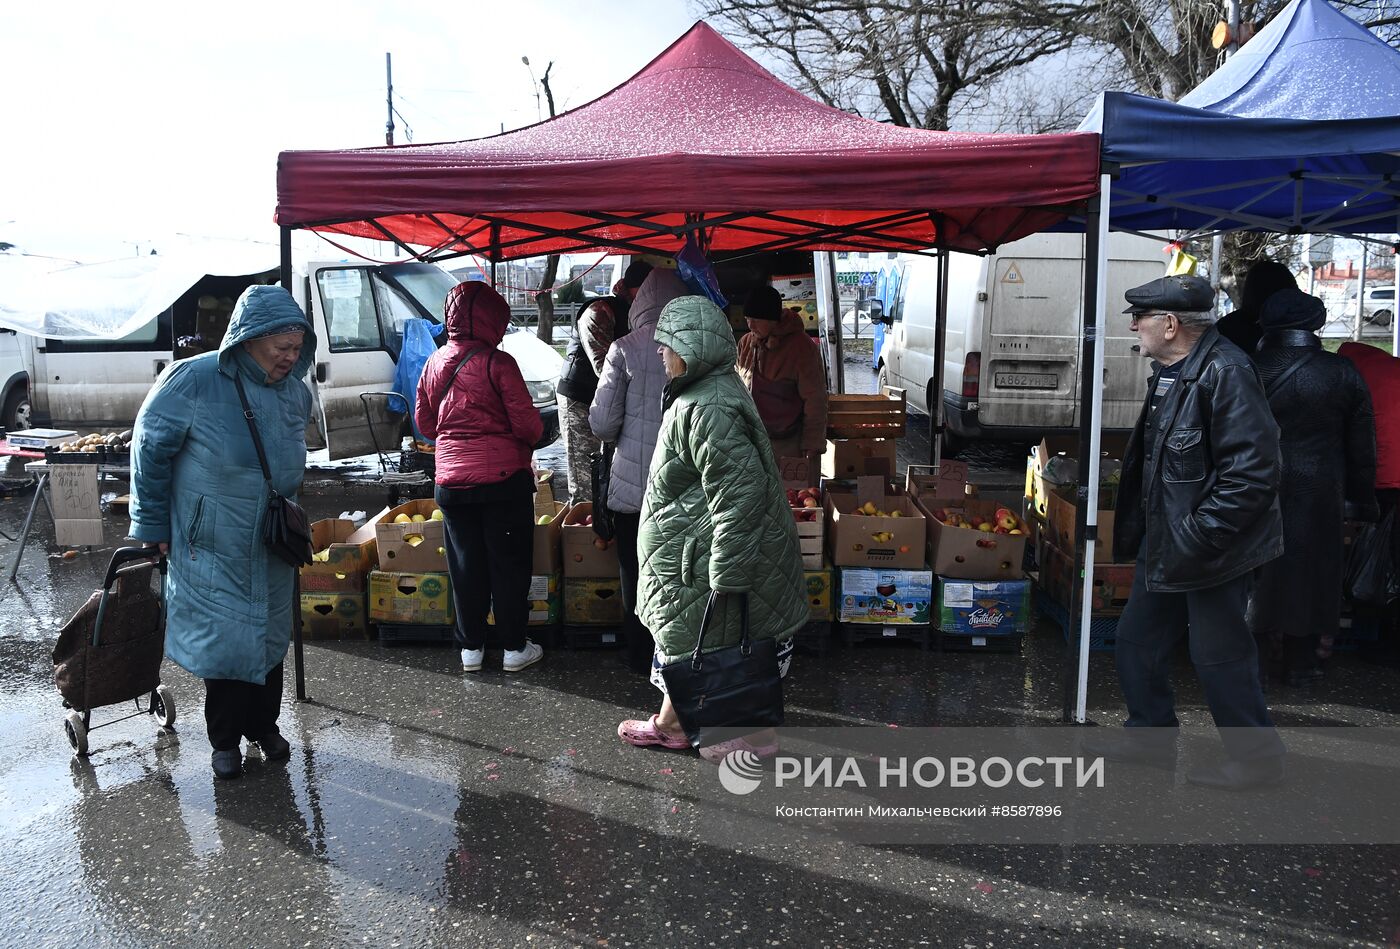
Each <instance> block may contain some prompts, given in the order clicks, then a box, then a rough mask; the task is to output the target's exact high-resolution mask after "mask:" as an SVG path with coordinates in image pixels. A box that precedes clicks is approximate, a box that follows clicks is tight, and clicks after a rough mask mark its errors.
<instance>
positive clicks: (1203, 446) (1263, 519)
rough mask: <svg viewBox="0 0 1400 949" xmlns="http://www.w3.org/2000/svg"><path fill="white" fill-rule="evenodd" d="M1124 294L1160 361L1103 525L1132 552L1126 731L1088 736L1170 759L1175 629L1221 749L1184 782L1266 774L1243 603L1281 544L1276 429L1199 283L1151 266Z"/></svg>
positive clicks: (1125, 641) (1266, 726)
mask: <svg viewBox="0 0 1400 949" xmlns="http://www.w3.org/2000/svg"><path fill="white" fill-rule="evenodd" d="M1126 297H1127V300H1128V302H1129V303H1130V304H1131V306H1129V307H1128V309H1127V310H1126V311H1124V312H1126V313H1129V314H1131V315H1132V316H1131V319H1132V324H1131V328H1132V330H1133V331H1134V332H1136V333H1137V334H1138V338H1139V340H1140V342H1139V349H1140V352H1141V353H1142V355H1143V356H1145V357H1148V358H1150V359H1152V360H1154V362H1155V363H1156V364H1157V365H1156V371H1155V372H1154V373H1153V376H1152V382H1151V384H1150V385H1149V387H1148V394H1147V399H1146V401H1145V403H1144V405H1143V408H1142V414H1141V415H1140V416H1139V417H1138V421H1137V426H1136V428H1135V429H1134V430H1133V435H1132V438H1131V440H1130V441H1129V443H1128V449H1127V452H1126V453H1125V456H1124V459H1123V471H1122V480H1121V484H1120V487H1119V495H1118V508H1117V513H1116V518H1115V524H1114V537H1113V540H1114V549H1115V550H1118V551H1123V552H1129V551H1136V552H1137V572H1136V576H1135V578H1134V581H1133V589H1132V593H1131V595H1130V597H1129V599H1128V603H1127V605H1126V606H1125V607H1124V610H1123V616H1122V618H1121V619H1120V620H1119V624H1118V641H1117V647H1116V655H1117V663H1118V679H1119V682H1120V684H1121V685H1122V688H1123V696H1124V698H1125V699H1126V701H1127V706H1128V719H1127V721H1126V722H1125V724H1126V725H1127V726H1128V729H1127V731H1126V732H1125V733H1124V737H1122V738H1118V739H1107V740H1106V741H1101V742H1097V743H1096V744H1099V745H1100V746H1101V747H1100V749H1099V753H1100V754H1104V755H1105V756H1106V757H1112V758H1118V759H1122V760H1135V761H1142V762H1146V763H1153V764H1164V765H1173V766H1174V762H1175V748H1176V736H1177V724H1178V723H1177V718H1176V709H1175V700H1174V697H1173V694H1172V689H1171V683H1170V681H1169V677H1168V669H1169V664H1170V661H1171V655H1172V652H1173V651H1174V649H1175V647H1176V646H1177V644H1178V643H1179V642H1180V641H1181V639H1182V638H1183V637H1186V638H1188V641H1189V645H1190V650H1191V661H1192V662H1193V663H1194V665H1195V667H1196V674H1197V675H1198V676H1199V678H1200V681H1201V686H1202V689H1203V690H1204V692H1205V696H1206V702H1207V704H1208V705H1209V707H1210V711H1211V716H1212V717H1213V718H1214V720H1215V724H1216V727H1218V728H1220V729H1222V731H1221V736H1222V738H1223V739H1224V742H1225V749H1226V752H1227V754H1228V760H1227V761H1226V762H1224V763H1223V764H1221V765H1217V766H1213V767H1207V768H1199V769H1196V770H1194V771H1192V772H1191V773H1190V774H1189V775H1188V776H1187V779H1188V780H1190V781H1192V782H1193V783H1197V784H1205V785H1209V786H1213V787H1223V788H1229V789H1240V788H1245V787H1253V786H1256V785H1260V784H1271V783H1275V782H1277V781H1279V780H1281V779H1282V777H1283V753H1284V748H1283V744H1282V742H1281V741H1279V738H1278V735H1277V733H1276V732H1275V731H1274V728H1273V722H1272V720H1271V719H1270V717H1269V711H1268V708H1267V707H1266V705H1265V703H1264V695H1263V690H1262V688H1261V686H1260V682H1259V674H1258V660H1257V658H1256V653H1255V644H1254V639H1253V637H1252V635H1251V634H1250V631H1249V627H1248V626H1247V624H1246V622H1245V609H1246V605H1247V602H1248V599H1249V591H1250V586H1251V582H1252V577H1251V573H1252V571H1253V570H1254V569H1255V568H1256V567H1258V566H1260V565H1261V564H1263V563H1266V562H1268V561H1269V560H1272V559H1274V558H1275V557H1277V556H1279V555H1280V554H1281V553H1282V552H1283V529H1282V522H1281V519H1280V517H1279V506H1278V498H1277V494H1278V478H1279V447H1278V446H1279V442H1278V426H1277V425H1276V424H1275V422H1274V418H1273V415H1272V414H1271V413H1270V411H1269V403H1268V401H1267V400H1266V399H1265V397H1264V391H1263V388H1262V387H1261V386H1260V384H1259V378H1258V376H1257V374H1256V372H1255V369H1254V366H1253V364H1252V363H1251V362H1250V360H1249V358H1248V357H1247V356H1246V355H1245V354H1244V353H1243V352H1242V351H1241V350H1240V349H1239V348H1238V347H1236V346H1235V345H1234V344H1233V343H1230V342H1229V341H1228V340H1226V339H1224V338H1223V337H1221V335H1220V333H1219V332H1218V331H1217V330H1216V329H1215V327H1214V325H1213V320H1212V317H1211V313H1210V310H1211V308H1212V306H1213V305H1214V293H1213V292H1212V290H1211V288H1210V285H1209V284H1208V283H1207V282H1206V281H1204V280H1202V279H1201V278H1200V277H1194V276H1170V277H1162V278H1160V279H1158V280H1154V281H1152V282H1151V283H1147V284H1144V285H1143V286H1140V287H1136V288H1134V289H1132V290H1129V291H1128V292H1127V294H1126ZM1144 726H1145V727H1144Z"/></svg>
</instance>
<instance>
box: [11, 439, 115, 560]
mask: <svg viewBox="0 0 1400 949" xmlns="http://www.w3.org/2000/svg"><path fill="white" fill-rule="evenodd" d="M90 467H92V468H95V469H96V474H97V480H98V482H99V484H100V483H101V482H102V481H103V480H104V479H106V478H108V477H112V478H119V479H123V480H127V481H130V480H131V461H130V459H127V460H125V461H121V462H101V463H96V464H92V465H90ZM24 470H25V472H27V473H28V474H32V475H38V477H39V483H38V484H36V485H35V486H34V500H33V501H31V502H30V503H29V513H28V514H26V515H25V518H24V526H23V527H22V528H20V532H19V538H18V540H19V546H18V547H16V548H15V555H14V558H13V559H12V560H11V561H10V582H11V583H13V582H14V579H15V577H16V576H17V575H18V574H19V562H20V560H21V558H23V557H24V548H25V547H26V546H28V544H29V528H30V527H31V525H33V523H34V513H35V512H36V511H37V510H38V509H39V499H40V498H43V501H44V506H45V507H47V508H48V509H49V518H50V519H51V520H53V521H54V522H55V524H57V522H58V518H57V517H56V516H55V514H54V509H53V501H52V500H51V499H50V498H49V497H48V496H47V495H45V494H44V489H45V488H46V487H48V486H49V484H50V479H51V475H52V473H53V472H52V471H51V470H50V467H49V463H48V462H47V461H31V462H30V463H29V464H27V465H25V466H24Z"/></svg>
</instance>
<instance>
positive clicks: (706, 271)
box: [676, 234, 729, 310]
mask: <svg viewBox="0 0 1400 949" xmlns="http://www.w3.org/2000/svg"><path fill="white" fill-rule="evenodd" d="M676 273H678V274H679V275H680V278H681V279H682V280H684V281H685V285H686V286H687V287H689V288H690V290H691V291H692V292H693V293H697V294H699V295H700V296H704V297H709V299H710V302H711V303H713V304H714V305H715V306H717V307H719V308H720V309H721V310H723V309H725V308H726V307H728V306H729V301H728V300H726V299H725V297H724V294H723V293H720V291H719V279H718V278H717V277H716V276H715V268H714V267H712V266H710V262H709V261H708V260H706V259H705V255H704V254H702V253H701V252H700V245H698V244H696V243H695V235H694V234H687V235H686V236H685V247H684V248H682V249H681V252H680V253H679V254H677V255H676Z"/></svg>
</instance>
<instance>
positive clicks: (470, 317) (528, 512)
mask: <svg viewBox="0 0 1400 949" xmlns="http://www.w3.org/2000/svg"><path fill="white" fill-rule="evenodd" d="M446 322H447V345H445V346H443V347H442V348H441V349H439V350H438V351H437V352H436V353H434V354H433V355H432V357H431V358H430V359H429V360H428V364H427V365H426V366H424V367H423V375H422V376H421V377H420V378H419V380H418V397H417V407H416V409H415V411H414V420H415V421H416V422H417V423H418V430H419V431H420V432H422V433H423V435H424V436H425V437H427V438H431V439H435V440H436V442H437V491H436V497H437V504H438V507H439V508H441V509H442V516H443V523H444V525H445V526H446V528H447V530H446V533H447V565H448V569H449V571H450V572H451V575H452V601H453V604H454V605H455V606H456V612H457V645H458V646H460V647H461V649H462V668H463V669H465V670H466V671H468V672H475V671H477V670H479V669H480V668H481V663H482V659H483V657H484V653H485V648H486V631H487V625H486V614H487V613H488V612H490V610H491V607H492V603H493V602H494V604H495V618H496V629H497V631H498V632H499V633H500V636H501V638H502V640H503V645H504V646H505V649H506V655H505V662H504V666H505V670H506V671H507V672H519V671H520V670H521V669H524V668H526V667H527V666H531V665H534V664H535V663H536V662H539V661H540V659H541V658H542V657H543V656H544V650H543V649H542V648H541V647H540V646H538V645H537V644H535V643H533V642H531V641H530V640H528V639H526V638H525V631H526V628H527V623H528V619H529V602H528V596H529V591H530V560H531V552H532V551H531V543H532V536H533V535H532V531H531V527H532V525H533V514H534V501H533V495H534V492H535V477H534V473H533V470H532V469H531V465H530V462H531V458H532V446H533V445H534V444H535V443H536V442H537V441H539V440H540V437H541V435H543V433H544V422H543V420H541V418H540V413H539V411H538V410H537V409H536V408H535V406H534V404H533V402H532V401H531V399H530V394H529V392H527V391H526V389H525V380H524V378H523V377H522V376H521V375H520V367H519V366H517V365H516V364H515V360H514V359H513V358H511V356H510V354H509V353H505V352H502V351H501V350H499V349H497V348H496V347H497V346H498V345H500V342H501V339H502V338H503V337H504V336H505V334H506V329H507V327H508V326H509V325H510V305H509V304H508V303H506V301H505V299H503V298H502V297H501V295H500V294H499V293H497V292H496V291H495V290H493V289H491V288H490V287H489V286H487V285H486V284H484V283H481V282H480V281H469V282H467V283H462V284H458V285H457V286H455V287H453V288H452V290H451V291H450V292H449V293H448V294H447V304H446Z"/></svg>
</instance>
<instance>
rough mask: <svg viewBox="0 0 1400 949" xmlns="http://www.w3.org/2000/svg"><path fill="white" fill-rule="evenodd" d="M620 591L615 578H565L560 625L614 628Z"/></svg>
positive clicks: (619, 615) (618, 615) (619, 614)
mask: <svg viewBox="0 0 1400 949" xmlns="http://www.w3.org/2000/svg"><path fill="white" fill-rule="evenodd" d="M622 609H623V606H622V587H621V585H620V584H619V582H618V580H617V578H616V577H565V578H564V622H565V624H566V625H569V626H617V625H619V624H621V622H622Z"/></svg>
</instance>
